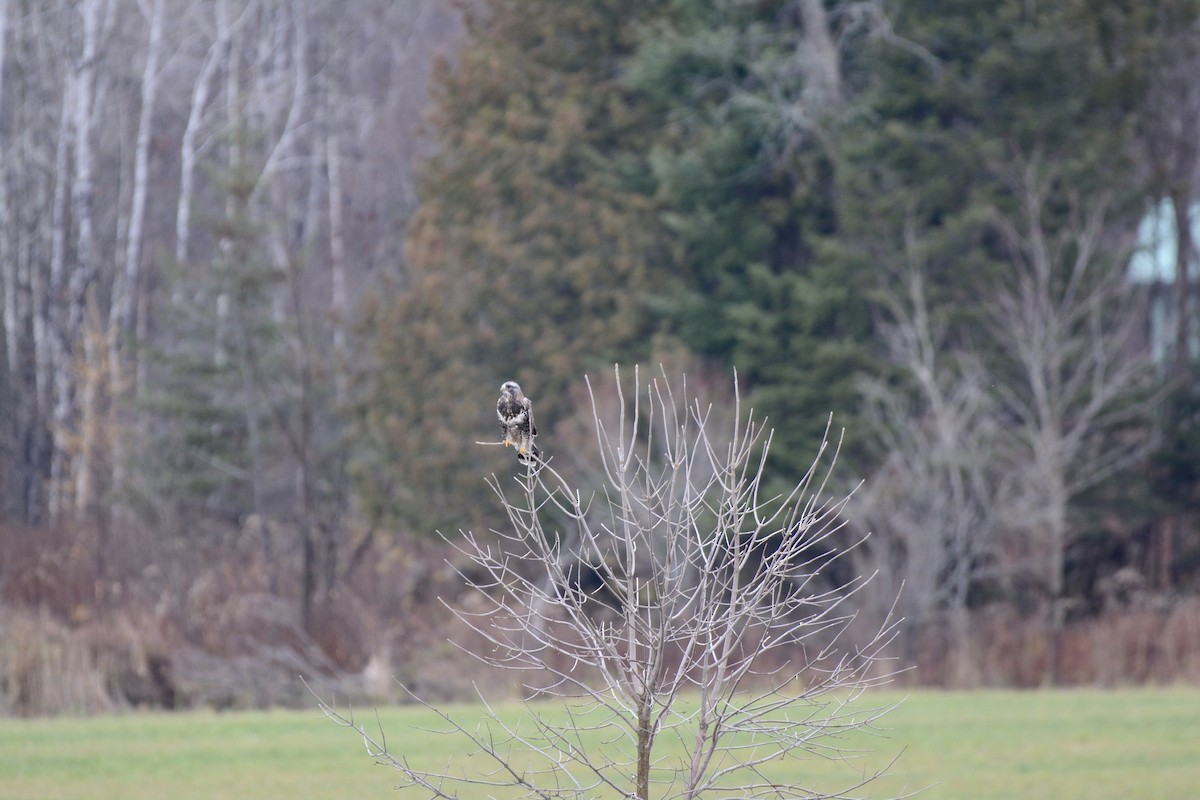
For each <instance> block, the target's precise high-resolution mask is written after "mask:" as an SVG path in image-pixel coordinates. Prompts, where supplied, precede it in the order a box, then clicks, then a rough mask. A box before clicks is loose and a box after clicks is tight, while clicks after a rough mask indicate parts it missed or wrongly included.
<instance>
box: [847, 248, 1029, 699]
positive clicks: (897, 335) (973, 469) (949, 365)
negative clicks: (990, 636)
mask: <svg viewBox="0 0 1200 800" xmlns="http://www.w3.org/2000/svg"><path fill="white" fill-rule="evenodd" d="M909 250H910V251H915V250H917V247H916V245H915V243H912V242H910V246H909ZM910 257H912V258H919V256H913V255H912V254H911V253H910ZM907 283H908V295H907V297H896V298H894V299H893V301H892V302H891V303H890V315H889V318H888V320H887V321H886V322H883V323H882V324H881V338H882V339H883V340H884V341H886V342H887V343H888V350H889V353H888V356H889V361H890V362H891V363H892V365H893V366H894V367H896V368H897V369H898V370H899V371H900V373H901V374H902V375H903V376H904V377H905V378H906V385H905V386H902V387H900V386H897V385H895V382H894V381H888V380H885V379H882V378H876V379H872V380H870V381H868V382H867V385H866V386H865V387H864V388H865V394H866V398H867V410H868V419H870V420H871V422H872V425H873V427H874V429H875V431H876V433H877V435H879V436H880V438H881V439H882V440H883V442H884V444H885V446H886V448H887V453H888V455H887V457H886V458H885V459H884V460H883V462H882V464H881V465H880V467H879V468H878V469H877V470H876V471H875V472H874V473H873V474H872V475H871V479H870V480H869V481H868V482H867V484H866V486H864V487H863V489H862V490H861V491H860V492H858V493H856V495H855V497H854V498H853V502H852V504H851V506H852V512H851V514H850V517H851V519H853V520H854V521H855V523H856V524H857V525H859V526H861V528H862V529H863V530H871V531H876V532H879V533H881V534H884V535H883V536H882V537H881V539H882V541H884V542H887V543H890V544H891V545H892V547H885V548H883V549H882V550H875V551H873V552H871V554H870V556H869V558H870V562H877V563H880V564H881V565H886V567H887V569H886V570H885V577H884V579H883V580H882V581H881V583H882V584H883V597H884V599H885V600H886V598H887V597H888V596H889V592H890V593H891V594H892V595H893V596H894V594H895V593H897V592H899V590H900V586H901V585H903V589H904V590H903V592H902V593H901V601H900V609H901V610H902V612H903V615H904V618H905V620H907V621H908V623H909V624H910V625H911V626H912V628H913V629H914V630H915V631H919V630H920V629H921V627H922V626H923V625H925V624H929V623H943V624H946V626H947V631H948V633H949V641H950V644H951V649H952V652H951V658H952V661H951V663H950V664H948V665H947V666H948V667H949V671H948V675H947V677H948V679H949V680H950V681H951V682H952V683H954V684H969V683H970V682H971V680H972V675H971V674H970V653H969V647H968V625H969V621H968V616H967V612H968V605H967V601H968V595H969V592H970V590H971V588H972V586H973V585H974V584H975V582H976V581H977V580H978V579H980V578H981V577H984V576H985V575H987V573H988V572H989V571H990V570H991V569H992V568H994V566H995V558H994V556H995V554H996V547H997V543H998V539H999V536H1000V533H1001V531H1003V529H1004V525H1005V524H1006V522H1007V521H1008V517H1007V510H1008V509H1010V508H1012V507H1013V505H1014V504H1015V503H1016V501H1017V499H1018V498H1019V497H1020V496H1021V493H1022V491H1023V490H1024V489H1023V487H1024V484H1025V481H1024V480H1023V477H1022V476H1023V472H1022V471H1021V470H1019V469H1015V468H1014V466H1013V464H1012V463H1011V462H1010V461H1007V460H1006V459H1005V458H1004V457H1003V447H1002V436H1003V435H1004V427H1003V425H1002V424H1001V421H1000V419H999V416H998V414H997V405H996V402H995V400H994V398H993V397H991V396H990V393H989V389H988V386H989V383H990V380H989V376H988V375H987V372H986V370H985V369H984V368H983V366H982V364H981V363H980V360H979V359H978V358H976V357H974V356H973V355H972V354H971V353H964V352H961V351H955V350H954V349H953V348H950V347H949V346H948V345H947V341H946V337H947V331H946V326H944V325H941V324H939V323H938V322H937V320H935V319H934V317H933V314H932V312H931V310H930V308H929V306H928V304H927V302H926V292H925V285H924V278H923V275H922V272H921V270H920V267H919V266H916V265H914V266H912V267H911V268H910V270H909V273H908V276H907ZM876 541H880V540H876ZM889 579H890V580H889ZM878 588H879V587H876V589H877V590H878ZM915 638H916V637H908V640H907V641H908V642H909V644H910V645H912V644H914V643H915Z"/></svg>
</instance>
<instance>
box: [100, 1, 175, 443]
mask: <svg viewBox="0 0 1200 800" xmlns="http://www.w3.org/2000/svg"><path fill="white" fill-rule="evenodd" d="M163 7H164V2H163V0H153V5H152V6H151V9H150V34H149V36H150V38H149V42H148V44H147V50H146V67H145V70H144V71H143V72H142V107H141V112H140V114H139V116H138V132H137V142H136V144H135V145H134V155H133V199H132V201H131V203H130V210H129V238H128V241H127V242H126V247H125V272H124V281H123V282H122V283H121V286H122V290H121V291H119V292H114V294H113V308H112V324H113V326H114V327H115V329H116V331H117V335H115V336H114V337H113V341H112V355H111V359H110V360H111V362H112V364H111V367H112V371H113V375H114V377H117V378H119V377H120V375H121V374H122V370H121V362H120V357H121V353H122V348H123V347H124V345H125V344H127V340H128V339H129V338H131V337H133V336H134V335H135V334H136V333H137V312H138V297H139V292H140V291H141V288H140V287H141V260H142V240H143V237H144V233H143V228H144V227H145V220H146V201H147V197H148V195H149V184H150V180H149V173H150V135H151V130H152V127H153V123H154V103H155V99H156V98H157V95H158V78H159V74H158V73H159V58H160V54H161V52H162V39H163V17H164V8H163ZM135 388H136V387H135ZM114 389H116V390H117V391H120V387H119V386H114ZM118 462H119V460H118Z"/></svg>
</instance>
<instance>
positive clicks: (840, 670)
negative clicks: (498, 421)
mask: <svg viewBox="0 0 1200 800" xmlns="http://www.w3.org/2000/svg"><path fill="white" fill-rule="evenodd" d="M634 376H635V377H634V381H633V392H632V394H631V395H630V396H629V397H628V402H626V395H625V394H624V391H623V389H622V388H621V380H620V374H619V372H618V374H617V378H616V382H617V387H618V396H619V398H620V400H621V402H620V404H619V406H620V409H621V410H620V412H619V413H618V415H617V418H616V419H602V418H601V415H600V414H599V412H597V411H596V406H595V399H594V394H593V416H594V418H595V434H596V439H597V442H598V444H599V448H600V452H601V456H600V461H601V467H602V470H603V476H604V480H603V486H602V487H600V488H599V489H597V490H596V491H594V492H589V493H584V492H583V491H581V490H579V489H577V488H574V487H572V486H571V485H569V484H568V482H567V481H566V480H565V479H564V478H563V477H562V476H561V475H560V473H559V472H558V471H556V469H555V468H554V467H553V466H552V464H551V463H549V462H547V463H542V464H540V465H537V466H531V467H530V468H529V469H528V471H527V472H525V473H524V474H523V475H521V476H519V477H518V478H517V479H516V483H517V486H518V487H519V488H518V489H517V490H516V491H514V492H512V493H510V492H509V491H507V490H506V488H505V484H504V483H503V482H501V481H499V480H496V479H493V481H492V486H493V488H494V490H495V491H496V493H497V495H498V496H499V498H500V501H501V503H502V504H503V507H504V509H505V512H506V519H505V524H504V525H503V526H502V527H500V528H499V529H497V530H495V531H492V532H491V534H490V535H487V536H482V535H476V534H472V533H468V534H464V536H463V537H462V539H461V541H460V544H459V546H460V547H461V550H462V552H463V554H464V555H465V556H466V557H467V558H468V559H469V561H470V562H471V565H472V570H471V573H472V576H473V582H474V585H475V586H476V588H477V589H478V590H479V592H478V599H479V601H480V605H481V607H482V609H481V610H478V611H473V612H467V611H460V612H459V615H460V617H461V618H462V619H463V620H465V621H466V622H467V623H468V624H469V625H470V626H471V627H472V628H473V629H474V630H475V631H476V632H478V633H479V634H480V635H482V636H483V637H484V639H485V640H486V641H487V642H488V644H489V648H488V652H487V653H486V654H485V655H483V656H481V657H482V658H483V659H484V660H485V661H486V662H488V663H490V664H492V665H495V666H497V667H501V668H505V669H509V670H514V671H516V672H517V673H519V674H521V675H523V676H526V679H525V680H524V681H523V684H524V686H525V687H526V689H527V690H530V691H531V696H540V697H543V698H544V697H547V696H551V697H555V698H558V699H559V700H560V701H561V704H562V705H561V708H562V710H563V711H564V712H565V713H561V714H545V713H542V708H543V707H541V706H527V711H528V717H529V719H528V720H527V722H522V723H521V724H520V725H513V724H510V723H506V722H505V721H504V720H502V719H501V717H500V716H499V715H498V714H495V713H491V712H490V711H489V712H488V713H487V720H486V722H485V723H484V724H483V725H482V726H481V727H478V728H476V727H474V726H468V725H467V724H464V723H461V722H459V721H456V720H454V719H452V718H451V717H450V716H449V715H445V714H443V718H444V719H445V720H446V721H447V723H448V725H449V730H450V731H452V732H455V733H457V734H458V735H461V736H463V737H466V738H467V739H468V740H470V742H471V744H472V745H473V747H474V748H475V749H477V750H478V751H480V752H481V753H482V754H483V755H484V756H485V757H486V758H487V759H489V760H490V761H491V762H492V764H493V765H494V767H495V769H494V770H493V771H491V772H490V773H488V774H478V775H472V774H463V773H461V772H456V771H455V770H454V769H453V768H451V769H448V770H445V771H442V772H438V773H431V772H426V771H424V770H422V769H420V768H417V767H415V766H413V765H412V764H411V763H410V762H409V761H408V760H407V759H406V758H404V757H403V756H402V755H400V754H394V753H391V752H389V751H388V749H387V748H386V746H384V745H383V740H382V738H376V737H372V736H371V735H370V734H368V733H367V732H366V731H365V730H364V729H363V728H362V727H361V726H359V725H358V724H357V723H356V722H354V721H353V719H350V718H347V717H344V716H342V715H340V714H338V713H337V712H336V711H335V710H334V709H333V708H331V707H330V706H328V705H326V704H325V703H322V708H323V709H324V710H325V711H326V712H327V713H328V714H329V715H330V716H331V717H333V718H334V719H335V720H336V721H338V722H340V723H342V724H344V725H348V726H351V727H353V728H354V729H356V730H357V731H358V732H359V733H360V734H361V735H362V736H363V737H364V740H365V742H366V745H367V749H368V751H369V752H370V753H371V755H372V756H374V757H375V758H376V760H377V761H379V762H380V763H383V764H386V765H389V766H392V767H394V768H395V769H397V770H398V771H399V772H400V773H401V774H402V775H403V776H404V781H405V785H407V786H414V787H419V788H421V789H423V790H424V791H426V792H428V793H429V794H430V795H431V796H433V797H447V798H448V797H456V796H457V793H458V792H459V791H460V790H461V789H462V788H463V784H481V785H484V786H486V787H489V789H488V790H489V791H490V790H501V787H504V788H503V789H502V790H503V791H505V792H509V791H511V792H514V793H515V794H514V796H523V797H543V798H550V797H564V796H570V797H592V796H596V795H597V794H608V793H610V792H611V793H613V794H614V795H615V796H620V797H630V798H649V797H651V796H655V797H682V798H695V797H706V796H735V797H744V798H749V797H780V798H786V797H844V796H847V794H848V793H852V792H853V791H854V789H855V788H858V787H860V786H862V785H863V784H864V783H865V782H866V781H869V780H871V779H872V778H874V777H877V775H878V774H879V773H878V772H873V771H870V770H868V771H865V772H864V771H862V770H861V769H860V770H857V771H856V777H855V778H854V779H852V780H849V781H848V782H850V783H853V784H854V785H853V786H851V787H843V788H841V789H839V790H837V791H835V792H832V793H823V790H814V789H813V788H811V787H799V786H788V785H781V784H779V783H777V782H775V781H773V780H772V778H771V776H770V773H771V769H770V763H771V762H772V761H775V760H777V759H779V758H781V757H785V756H800V755H815V756H820V757H826V758H833V759H840V758H844V757H846V756H847V755H848V754H847V753H846V752H845V751H843V750H842V749H841V747H839V742H838V737H839V736H840V735H841V734H844V733H845V732H847V731H850V730H869V729H871V728H872V727H873V726H874V724H875V722H876V721H877V719H878V717H879V716H880V715H881V714H882V713H883V711H882V710H881V709H869V710H868V709H865V708H860V707H858V706H857V705H856V702H855V701H856V700H858V698H859V697H860V695H861V693H862V692H863V690H865V689H866V688H868V687H870V686H873V685H876V684H878V683H881V682H884V681H886V680H887V679H888V677H889V673H888V672H887V670H886V669H884V668H882V666H883V665H882V663H881V658H882V650H883V648H884V646H885V645H886V644H887V643H888V642H889V641H890V639H891V637H892V633H893V630H894V628H893V627H892V625H891V624H890V623H889V624H887V625H885V626H884V627H882V628H881V629H878V630H872V631H871V632H870V633H869V634H868V635H866V636H865V637H864V639H865V641H860V643H859V644H858V645H857V646H854V645H852V644H851V643H850V633H849V631H850V628H851V623H852V622H853V620H854V619H855V616H856V615H855V612H854V598H855V596H856V593H857V591H858V590H859V589H860V588H861V587H862V586H863V585H864V584H865V582H866V581H865V579H863V578H861V577H860V578H856V579H854V580H853V581H851V582H850V583H849V584H848V585H844V584H843V585H838V583H837V582H835V581H831V580H830V578H829V575H828V572H829V567H830V566H831V565H832V564H833V563H834V562H836V561H838V560H839V559H841V558H842V557H843V556H844V555H845V554H846V553H847V552H850V551H851V550H852V549H853V548H854V546H855V542H849V543H847V542H843V541H842V538H843V535H844V534H843V531H842V528H841V525H840V522H839V518H840V513H841V511H842V510H843V507H844V504H845V499H844V498H842V499H830V498H827V497H826V496H825V488H826V481H827V479H828V478H829V468H828V467H823V466H822V465H821V459H820V458H818V459H817V461H816V462H814V464H813V466H812V468H811V469H810V471H809V472H808V474H807V475H805V477H804V479H803V480H802V481H800V482H799V484H798V485H796V486H795V487H794V488H793V489H792V490H791V492H790V493H788V494H787V495H786V496H782V497H777V496H768V495H767V494H766V490H765V479H766V476H767V473H768V461H767V455H768V452H769V450H770V443H771V431H770V430H769V429H767V428H766V427H765V426H764V424H763V423H761V422H759V421H756V420H754V419H753V414H750V415H749V416H748V417H747V418H746V419H744V420H743V419H742V417H741V415H740V408H738V407H737V403H736V402H735V407H734V409H733V420H732V421H727V420H722V419H719V416H720V415H719V414H718V413H717V412H714V410H713V408H712V407H711V406H710V407H704V406H702V405H701V404H700V403H699V402H697V401H695V400H689V399H688V398H687V394H686V385H685V386H684V391H683V393H682V394H679V395H677V394H675V392H674V390H673V389H672V387H671V385H670V382H669V381H668V380H667V378H666V374H665V372H664V373H663V375H662V376H661V377H660V378H657V379H655V380H652V381H650V382H649V384H648V385H642V384H641V382H640V379H639V377H638V373H637V371H636V370H635V373H634ZM546 449H547V450H551V449H552V448H550V447H547V448H546ZM550 461H551V462H552V461H553V457H551V458H550ZM550 520H556V521H557V524H551V522H550ZM439 713H440V712H439ZM597 730H599V731H602V732H604V733H602V734H601V735H599V736H598V737H597V733H596V732H597ZM605 733H606V734H609V735H604V734H605ZM596 741H601V742H603V743H602V744H600V745H595V744H592V743H593V742H596Z"/></svg>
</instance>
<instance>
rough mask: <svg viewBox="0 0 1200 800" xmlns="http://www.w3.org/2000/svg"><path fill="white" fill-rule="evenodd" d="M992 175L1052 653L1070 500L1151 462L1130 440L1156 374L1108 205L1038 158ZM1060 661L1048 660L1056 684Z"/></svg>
mask: <svg viewBox="0 0 1200 800" xmlns="http://www.w3.org/2000/svg"><path fill="white" fill-rule="evenodd" d="M993 169H994V170H995V172H996V174H997V175H998V176H999V177H1000V178H1001V179H1002V180H1004V181H1005V182H1006V184H1007V187H1008V188H1009V190H1010V191H1011V192H1012V196H1013V197H1014V198H1015V200H1016V206H1015V209H1014V210H1013V211H1011V212H1004V211H1001V210H999V209H995V210H994V211H993V215H992V225H993V227H994V229H995V230H996V231H997V233H998V234H999V235H1000V237H1001V238H1002V241H1003V242H1004V244H1005V247H1006V250H1007V252H1008V255H1009V258H1010V262H1011V264H1012V266H1013V273H1012V275H1011V278H1010V279H1009V280H1006V281H1005V282H1004V283H1003V284H1002V285H1001V286H999V287H998V290H997V293H996V295H995V298H994V303H993V304H992V306H991V330H992V335H993V336H994V338H995V341H996V343H997V344H998V345H999V346H1000V348H1001V350H1002V352H1003V354H1004V357H1005V361H1006V362H1007V363H1006V367H1005V371H1004V372H1002V373H1001V374H997V375H996V376H995V380H994V385H995V387H996V397H997V400H998V401H999V402H1000V407H1001V409H1002V413H1003V414H1004V417H1005V419H1007V420H1008V421H1009V423H1010V426H1009V427H1010V430H1011V433H1012V436H1011V440H1010V444H1011V447H1012V452H1013V457H1014V459H1015V460H1016V462H1017V463H1019V464H1021V465H1022V469H1023V470H1024V471H1025V474H1026V475H1027V476H1028V478H1027V479H1028V481H1029V486H1030V489H1031V491H1030V492H1029V493H1027V494H1026V496H1027V498H1028V501H1029V502H1028V505H1027V506H1026V507H1025V508H1024V509H1023V510H1021V509H1018V510H1017V511H1018V512H1021V511H1023V513H1024V516H1025V520H1024V524H1023V525H1022V526H1021V527H1022V528H1023V529H1025V530H1028V531H1030V533H1031V537H1032V538H1031V541H1032V543H1033V544H1034V546H1035V550H1036V552H1037V553H1038V554H1039V558H1040V559H1041V561H1042V564H1043V565H1044V570H1045V571H1044V573H1043V574H1044V580H1045V584H1044V585H1045V589H1046V593H1047V596H1048V599H1049V606H1048V607H1049V608H1050V609H1051V619H1050V629H1051V636H1052V642H1053V643H1055V644H1053V646H1052V650H1056V648H1057V645H1056V643H1057V641H1058V638H1059V633H1060V632H1061V629H1062V625H1063V622H1064V615H1065V607H1064V605H1063V600H1064V598H1063V588H1064V574H1065V564H1066V548H1067V544H1068V532H1069V529H1070V519H1069V511H1070V509H1071V505H1072V501H1073V500H1074V499H1075V498H1076V497H1078V495H1079V494H1080V493H1081V492H1083V491H1085V490H1086V489H1089V488H1091V487H1093V486H1095V485H1097V484H1098V483H1100V482H1101V481H1103V480H1105V479H1107V478H1109V477H1111V476H1113V475H1116V474H1117V473H1118V472H1119V471H1120V470H1121V469H1123V468H1126V467H1128V466H1130V465H1131V464H1133V463H1134V462H1135V461H1136V460H1137V459H1139V458H1140V457H1141V456H1142V455H1144V454H1145V453H1146V452H1147V450H1148V448H1149V446H1150V444H1151V442H1150V441H1149V440H1148V438H1147V437H1146V436H1145V435H1142V434H1136V433H1134V434H1127V433H1126V434H1123V431H1122V429H1123V428H1128V427H1130V426H1131V424H1132V423H1134V422H1135V421H1137V420H1138V419H1139V417H1140V415H1142V414H1144V413H1145V411H1146V403H1145V398H1144V397H1143V398H1142V401H1141V402H1139V401H1138V397H1137V394H1138V392H1139V390H1142V391H1144V390H1145V389H1146V388H1147V384H1146V381H1147V380H1148V379H1149V378H1150V377H1151V374H1150V365H1149V363H1148V359H1146V358H1145V357H1144V355H1142V354H1141V353H1140V352H1139V351H1138V350H1137V348H1136V347H1135V341H1136V336H1137V333H1138V325H1139V324H1140V320H1141V319H1142V316H1141V315H1140V314H1137V313H1133V312H1134V307H1133V303H1134V302H1135V301H1136V300H1135V296H1134V295H1133V293H1132V291H1131V289H1130V287H1129V285H1128V283H1127V282H1126V281H1125V277H1124V262H1123V259H1111V260H1110V259H1109V257H1108V254H1107V253H1106V250H1105V247H1104V235H1105V232H1106V223H1107V221H1108V219H1109V216H1110V213H1111V209H1110V206H1111V196H1110V195H1109V194H1107V193H1104V192H1100V193H1095V194H1092V195H1090V196H1084V195H1083V194H1082V193H1081V192H1079V191H1077V190H1075V189H1074V188H1073V187H1072V186H1071V185H1070V182H1069V181H1068V180H1067V179H1065V178H1064V177H1063V176H1062V175H1061V174H1060V172H1059V170H1058V168H1057V167H1056V166H1055V165H1053V164H1051V163H1048V161H1047V160H1046V159H1044V158H1043V157H1042V155H1041V154H1040V153H1039V152H1037V151H1034V152H1033V153H1031V154H1026V155H1022V154H1019V153H1013V154H1012V157H1011V159H1010V161H1009V162H1008V163H1007V164H1004V165H994V167H993ZM1052 204H1060V205H1062V206H1065V208H1066V209H1067V214H1066V215H1065V219H1064V220H1063V222H1062V223H1061V224H1055V223H1053V222H1052V221H1051V216H1052V214H1053V213H1054V212H1053V211H1052V210H1051V209H1052V208H1053V205H1052ZM1054 661H1055V656H1054V654H1053V653H1052V654H1051V657H1050V658H1049V659H1048V662H1047V665H1046V669H1047V677H1048V678H1049V677H1052V674H1053V670H1054V669H1055V666H1054Z"/></svg>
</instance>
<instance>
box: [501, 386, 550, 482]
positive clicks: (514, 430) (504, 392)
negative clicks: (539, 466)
mask: <svg viewBox="0 0 1200 800" xmlns="http://www.w3.org/2000/svg"><path fill="white" fill-rule="evenodd" d="M496 417H497V418H498V419H499V420H500V429H501V430H502V431H503V432H504V446H505V447H508V446H510V445H511V446H513V447H515V448H517V460H518V461H520V462H521V463H522V464H533V463H535V462H536V461H537V460H538V459H540V458H541V455H542V454H541V452H540V451H539V450H538V448H537V445H535V444H534V443H533V437H535V436H537V428H536V427H535V426H534V424H533V403H531V402H530V401H529V398H528V397H526V396H525V395H524V394H522V393H521V387H520V386H518V385H517V383H516V381H505V382H504V385H502V386H501V387H500V399H499V400H497V401H496Z"/></svg>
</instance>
